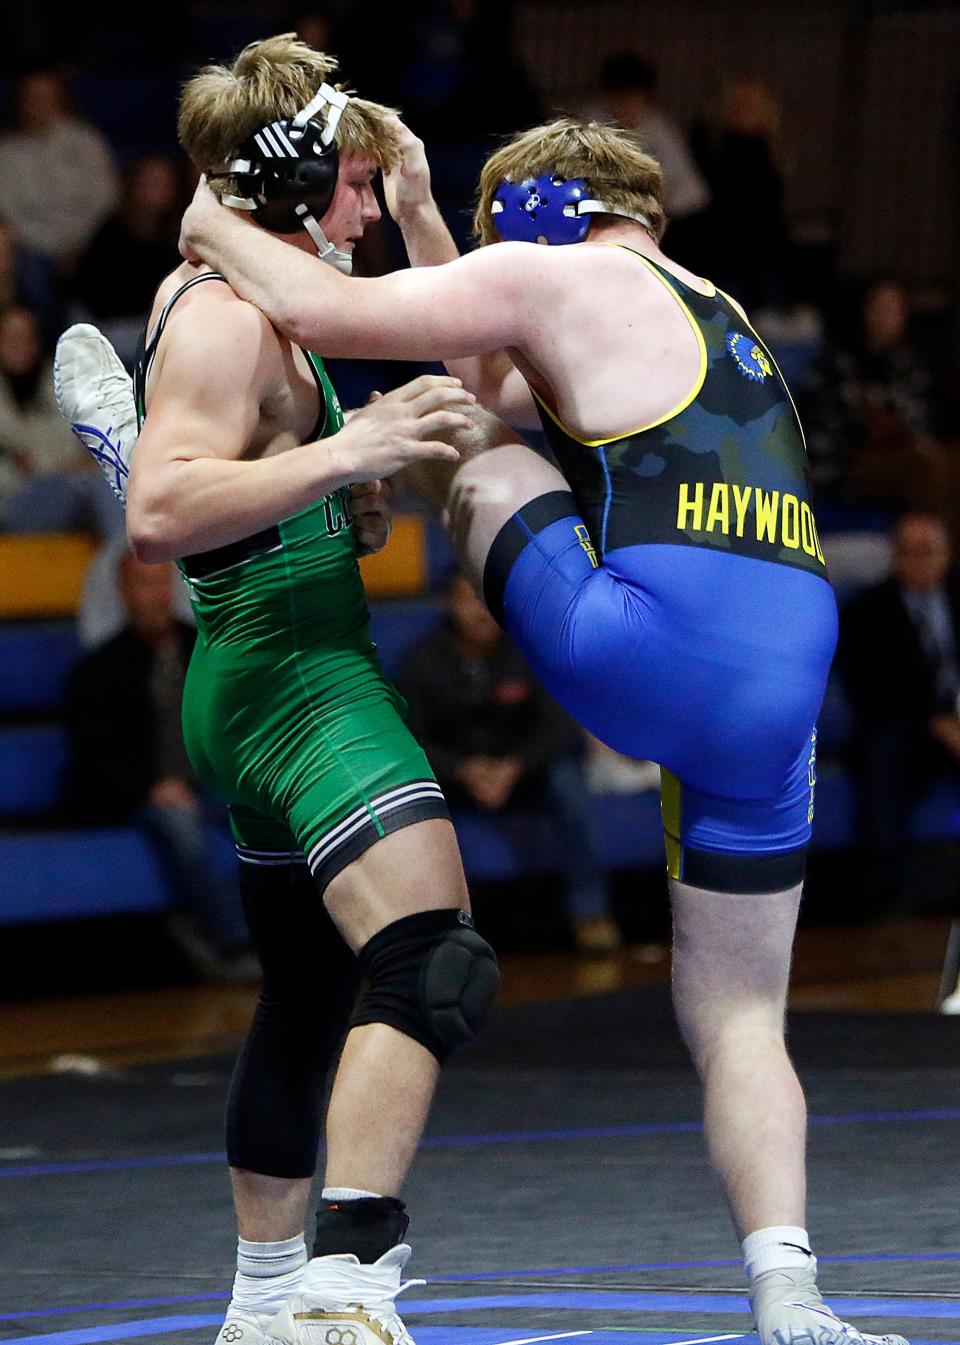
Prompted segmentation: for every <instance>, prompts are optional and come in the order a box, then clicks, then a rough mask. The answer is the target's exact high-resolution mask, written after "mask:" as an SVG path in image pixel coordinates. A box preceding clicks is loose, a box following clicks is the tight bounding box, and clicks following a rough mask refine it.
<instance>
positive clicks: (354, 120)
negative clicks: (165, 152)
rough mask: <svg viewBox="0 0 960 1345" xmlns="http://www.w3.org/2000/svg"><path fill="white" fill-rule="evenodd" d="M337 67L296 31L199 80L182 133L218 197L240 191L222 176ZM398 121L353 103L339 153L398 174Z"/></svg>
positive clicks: (184, 105) (183, 108) (185, 96)
mask: <svg viewBox="0 0 960 1345" xmlns="http://www.w3.org/2000/svg"><path fill="white" fill-rule="evenodd" d="M336 68H337V61H336V58H335V57H333V56H328V55H327V54H326V53H325V52H322V51H314V49H313V47H308V46H307V44H306V42H301V41H300V40H299V39H298V37H297V35H296V33H281V34H280V35H279V36H278V37H268V38H265V39H264V40H263V41H262V42H251V43H250V44H249V46H246V47H244V49H243V51H241V53H240V55H239V56H238V57H237V59H236V60H235V61H234V63H233V65H231V66H225V65H208V66H206V67H205V68H204V69H203V70H200V71H199V72H198V73H197V74H196V75H194V77H193V79H191V80H190V81H189V82H188V83H187V84H186V85H185V86H184V90H183V93H182V94H181V97H180V110H179V114H178V117H177V135H178V137H179V140H180V144H181V145H182V146H183V148H184V149H185V150H186V152H187V153H188V154H189V156H190V158H191V159H192V160H193V163H194V164H195V166H196V167H197V168H198V169H199V170H200V172H201V173H206V174H207V178H208V181H209V183H210V187H211V189H212V190H213V191H214V192H215V193H216V195H218V196H225V195H231V194H235V193H236V191H237V187H236V183H235V180H234V179H233V178H232V177H231V176H229V175H228V174H224V173H222V172H220V173H218V172H217V171H216V170H217V169H218V168H222V166H223V165H224V164H226V163H228V162H229V161H230V160H231V159H232V158H234V157H235V155H236V153H237V150H238V149H239V148H240V146H241V145H242V144H243V143H244V141H245V140H247V139H249V137H250V136H252V135H253V134H254V133H255V132H256V131H259V130H260V128H261V127H262V126H266V125H268V124H269V123H270V122H271V121H276V120H278V119H279V118H283V117H293V116H296V114H297V113H298V112H299V111H300V110H301V108H304V107H306V105H307V104H308V103H309V102H310V100H311V99H312V98H313V96H314V94H315V93H316V92H317V90H318V89H319V88H320V85H321V84H323V83H324V82H327V83H329V81H330V77H331V76H332V74H333V73H334V71H335V70H336ZM335 87H336V88H338V89H339V88H342V85H339V84H338V85H336V86H335ZM395 115H396V113H395V112H394V110H393V108H389V107H382V106H381V105H380V104H379V103H370V102H367V101H366V99H364V98H353V97H351V99H350V101H349V103H348V104H347V106H346V108H345V109H344V111H343V115H342V116H341V118H340V122H339V125H338V126H337V130H336V135H335V137H334V138H335V140H336V143H337V148H338V149H339V150H340V153H341V154H342V155H344V156H345V157H350V156H358V157H364V158H366V157H367V156H369V157H371V158H373V159H375V160H376V162H377V164H378V166H379V167H380V168H383V169H386V170H389V169H391V168H393V167H394V166H395V165H396V163H397V162H398V161H399V157H400V156H399V151H398V149H397V141H396V136H395V134H394V132H393V130H392V129H391V127H390V125H389V118H390V117H393V116H395Z"/></svg>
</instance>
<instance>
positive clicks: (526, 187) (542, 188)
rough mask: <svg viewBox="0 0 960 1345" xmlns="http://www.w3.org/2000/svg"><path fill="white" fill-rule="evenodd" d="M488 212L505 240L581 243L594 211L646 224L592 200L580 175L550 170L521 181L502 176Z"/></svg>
mask: <svg viewBox="0 0 960 1345" xmlns="http://www.w3.org/2000/svg"><path fill="white" fill-rule="evenodd" d="M490 213H491V215H492V216H493V225H494V228H495V229H496V231H497V233H498V234H499V235H500V237H501V238H502V239H503V241H504V242H505V243H552V244H562V243H582V242H583V240H584V239H585V238H586V236H587V234H588V233H589V231H590V225H591V223H592V221H593V216H594V215H622V216H624V217H625V218H626V219H632V220H634V221H635V222H636V223H637V224H642V225H644V226H645V227H646V228H648V229H649V227H650V221H649V220H648V219H647V218H646V217H645V216H644V215H636V214H633V213H631V212H630V211H628V210H621V209H620V208H614V207H611V206H607V205H604V204H603V202H602V201H598V200H596V199H595V198H594V197H593V196H591V195H590V193H589V188H588V187H587V184H586V183H585V182H584V180H583V178H581V177H572V178H562V177H557V176H555V175H554V174H552V173H541V174H540V176H539V177H527V178H524V179H523V181H522V182H510V181H509V180H508V179H504V181H503V182H501V183H500V186H499V187H498V188H497V190H496V192H495V193H494V198H493V204H492V205H491V207H490Z"/></svg>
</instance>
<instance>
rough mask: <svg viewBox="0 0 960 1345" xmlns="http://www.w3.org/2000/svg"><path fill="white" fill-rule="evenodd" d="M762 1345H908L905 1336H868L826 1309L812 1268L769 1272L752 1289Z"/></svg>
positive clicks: (751, 1295)
mask: <svg viewBox="0 0 960 1345" xmlns="http://www.w3.org/2000/svg"><path fill="white" fill-rule="evenodd" d="M750 1301H751V1303H752V1304H753V1317H754V1321H755V1322H756V1326H757V1335H758V1336H759V1337H760V1341H761V1345H864V1343H865V1345H907V1341H905V1340H904V1338H903V1336H869V1335H867V1334H866V1332H863V1331H858V1330H857V1328H856V1327H855V1326H851V1325H850V1324H849V1323H848V1322H842V1321H841V1320H840V1318H839V1317H838V1316H837V1315H836V1313H835V1312H831V1310H830V1309H829V1308H828V1307H827V1305H826V1303H824V1301H823V1299H822V1297H821V1296H820V1290H819V1289H818V1288H817V1281H816V1278H815V1271H814V1269H813V1268H809V1269H808V1268H806V1267H804V1269H802V1270H767V1271H765V1272H764V1273H763V1274H762V1275H758V1276H757V1278H756V1279H755V1280H754V1282H753V1284H752V1285H751V1287H750Z"/></svg>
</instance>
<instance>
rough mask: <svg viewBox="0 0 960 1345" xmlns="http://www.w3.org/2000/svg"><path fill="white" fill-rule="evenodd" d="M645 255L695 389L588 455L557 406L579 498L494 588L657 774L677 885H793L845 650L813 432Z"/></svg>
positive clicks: (701, 298)
mask: <svg viewBox="0 0 960 1345" xmlns="http://www.w3.org/2000/svg"><path fill="white" fill-rule="evenodd" d="M626 250H627V251H631V250H630V249H626ZM632 255H634V256H635V257H636V258H637V265H638V266H646V267H647V268H648V269H649V270H650V271H651V272H652V273H653V274H654V275H655V276H657V277H658V279H659V280H660V281H661V283H662V284H664V285H665V286H666V287H667V288H668V289H669V290H670V291H671V293H672V294H673V295H674V296H675V297H676V301H677V303H678V304H679V305H680V306H681V308H682V309H683V311H684V313H685V314H686V316H687V318H688V319H689V322H690V324H691V326H692V328H693V330H694V332H695V334H696V336H697V340H698V343H699V346H700V372H699V376H698V378H697V381H696V384H695V385H694V387H693V388H692V389H691V391H690V393H689V395H688V396H687V397H686V398H685V399H684V401H683V402H682V403H681V404H680V405H679V406H677V407H676V408H675V409H674V410H672V411H670V412H668V414H667V415H665V416H663V417H661V419H660V420H658V421H656V422H655V423H654V424H652V425H647V426H644V427H642V428H640V429H637V430H634V431H631V432H630V433H629V434H625V435H618V436H617V437H615V438H613V439H599V440H592V441H588V440H581V439H578V438H577V437H576V436H574V435H573V434H571V432H570V431H569V430H567V429H566V428H565V427H564V426H563V425H562V424H561V422H560V421H559V420H558V419H557V417H556V416H555V415H554V414H553V412H552V411H551V410H550V408H549V407H547V406H546V405H545V404H543V403H541V404H540V406H541V410H540V414H541V420H542V421H543V427H544V430H545V432H546V435H547V439H548V441H549V443H550V446H551V448H552V449H553V452H554V454H555V455H556V458H557V460H558V462H559V465H560V468H561V470H562V472H563V474H564V476H565V477H566V479H567V481H568V482H569V484H570V487H571V491H572V495H570V494H567V493H566V492H565V491H558V492H555V493H552V494H549V495H544V496H541V497H540V498H539V499H537V500H533V501H532V502H531V503H530V504H528V505H526V506H525V507H524V508H523V509H521V510H520V511H519V513H517V514H515V515H514V517H513V518H512V519H511V520H510V521H509V523H507V525H506V526H505V527H504V528H503V529H502V531H501V532H500V534H499V536H498V537H497V539H496V541H495V542H494V545H493V548H492V550H491V552H490V556H489V558H488V561H487V565H486V569H485V573H484V590H485V594H486V598H487V601H488V603H489V604H490V607H491V610H492V611H493V612H494V613H495V614H497V615H498V616H499V618H500V619H501V621H502V622H503V624H504V625H505V627H506V628H507V630H508V631H509V632H510V634H511V635H512V636H513V638H514V639H515V640H516V641H517V643H518V644H519V645H520V647H521V648H522V649H523V651H524V653H525V654H526V656H527V658H528V659H529V661H530V664H531V666H532V667H533V669H534V671H535V672H536V674H537V676H538V677H539V678H540V679H541V680H542V681H543V683H544V685H545V686H546V687H547V688H548V689H549V690H550V691H551V693H552V694H553V695H554V696H555V697H556V699H557V700H558V701H560V703H561V704H562V705H564V706H565V707H566V709H567V710H568V711H569V712H570V713H571V714H572V715H574V716H575V717H576V718H577V719H578V720H579V721H580V722H581V723H582V724H583V725H584V726H585V727H586V728H588V729H589V730H590V731H591V732H592V733H594V734H596V736H597V737H598V738H601V739H602V740H603V741H604V742H606V743H608V744H609V745H610V746H611V747H614V748H616V749H617V750H618V751H620V752H625V753H627V754H629V755H630V756H634V757H643V758H648V759H650V760H652V761H656V762H658V763H659V764H660V766H661V767H662V770H663V785H662V799H663V817H664V829H665V834H666V845H667V859H668V868H669V871H670V873H671V874H672V876H673V877H675V878H680V879H682V880H683V881H685V882H687V883H691V884H693V885H694V886H698V887H705V888H711V889H714V890H718V891H728V892H736V891H743V892H762V891H775V890H780V889H784V888H787V887H790V886H792V885H793V884H795V883H797V882H800V881H801V880H802V877H803V868H804V860H805V852H806V846H807V844H808V841H809V838H810V829H811V823H812V820H813V795H814V782H815V762H816V731H815V723H816V718H817V714H818V713H819V709H820V703H821V701H822V698H823V692H824V687H825V685H826V679H827V672H828V670H829V667H830V660H831V658H832V656H833V650H834V645H835V643H836V604H835V601H834V596H833V590H832V589H831V587H830V583H829V580H828V578H827V571H826V566H825V563H824V558H823V552H822V550H821V547H820V542H819V538H818V536H817V529H816V523H815V521H814V516H813V513H812V510H811V506H810V492H809V484H808V479H807V472H806V454H805V449H804V442H803V433H802V430H801V428H800V423H799V421H798V419H797V414H796V410H795V408H794V405H793V401H792V399H791V397H790V393H789V391H788V390H787V387H786V384H785V383H784V381H783V378H782V376H781V374H780V371H779V369H778V368H777V366H776V363H775V362H774V360H773V358H772V356H771V355H770V353H769V351H768V350H767V349H766V347H765V346H764V344H763V342H762V341H761V340H760V338H759V337H758V336H757V335H756V333H755V332H754V331H753V330H752V328H751V327H750V326H749V324H748V323H747V321H746V320H745V318H744V316H743V314H742V313H741V311H740V310H739V308H737V307H736V306H735V305H734V304H733V303H732V302H731V301H730V300H729V299H728V298H727V296H725V295H724V294H722V293H721V292H719V291H713V292H712V293H711V294H710V295H709V296H706V295H704V294H702V293H700V292H699V291H697V290H694V289H692V288H690V287H689V286H688V285H685V284H684V283H683V282H682V281H681V280H679V279H678V277H677V276H675V275H673V274H672V273H671V272H669V271H667V270H666V269H665V268H663V267H661V266H658V265H656V263H654V262H652V261H650V260H649V259H648V258H646V257H643V256H641V254H640V253H633V254H632Z"/></svg>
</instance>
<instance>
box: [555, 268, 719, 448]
mask: <svg viewBox="0 0 960 1345" xmlns="http://www.w3.org/2000/svg"><path fill="white" fill-rule="evenodd" d="M600 246H601V247H612V248H621V249H622V250H623V251H624V252H630V253H632V254H633V256H634V257H638V258H639V259H640V261H642V262H643V264H644V266H645V267H646V268H647V270H648V271H649V272H650V274H651V275H654V276H656V278H657V279H658V280H659V281H660V284H661V285H662V286H663V287H664V289H665V290H666V291H667V292H668V294H670V295H671V296H672V297H673V298H674V299H675V300H676V301H677V303H678V304H679V305H680V308H681V309H682V311H683V314H684V316H685V317H686V319H687V321H688V322H689V323H690V326H691V327H692V329H693V334H694V336H695V337H696V338H697V345H698V346H699V348H700V371H699V373H698V375H697V380H696V382H695V383H694V385H693V387H692V388H691V389H690V392H689V393H688V394H687V396H686V397H684V399H683V401H682V402H678V404H677V405H676V406H675V407H673V408H672V409H671V410H670V411H668V412H667V413H666V414H665V415H663V416H660V417H659V418H658V419H657V420H651V421H650V423H649V424H647V425H640V426H638V427H637V429H635V430H624V431H623V433H622V434H611V435H608V436H607V437H606V438H604V439H581V438H580V436H579V434H574V432H573V430H571V429H570V428H569V426H567V425H565V424H564V423H563V421H562V420H561V419H560V417H559V416H558V415H557V414H556V412H555V411H553V410H551V408H550V407H549V406H548V405H547V403H546V402H545V401H544V400H543V398H542V397H541V396H540V394H539V393H538V392H537V391H536V389H535V388H531V389H530V391H531V392H532V393H533V395H534V398H535V400H536V401H537V402H539V404H540V405H541V406H542V407H543V409H544V411H546V413H547V415H548V416H549V417H550V419H551V420H552V421H553V423H554V424H555V425H556V426H557V427H558V428H559V429H561V430H562V431H563V433H564V434H565V435H566V436H567V438H568V439H573V440H574V442H575V443H578V444H583V446H584V448H602V447H603V446H604V445H605V444H615V443H617V441H618V440H620V439H630V438H632V436H633V435H635V434H645V433H646V432H647V430H655V429H656V428H657V426H658V425H664V424H666V422H667V421H668V420H673V418H674V417H675V416H679V415H680V413H681V412H682V411H686V409H687V407H688V406H689V405H690V403H691V402H693V401H695V400H696V399H697V397H699V395H700V391H701V389H702V388H703V385H704V383H705V381H706V377H707V346H706V342H705V341H704V339H703V332H702V331H701V330H700V327H699V325H698V323H697V320H696V318H695V317H694V316H693V314H692V313H691V312H690V309H689V308H688V307H687V305H686V304H685V303H684V301H683V299H681V297H680V295H679V294H678V293H677V291H676V290H675V289H674V288H673V286H672V285H671V284H670V282H669V281H668V280H664V278H663V276H662V275H661V274H660V272H659V271H658V270H657V268H656V266H655V265H654V264H653V262H652V261H650V260H649V259H648V258H646V257H645V256H644V255H643V253H642V252H637V251H636V250H635V249H634V248H630V247H627V245H626V243H601V244H600ZM714 293H716V288H714ZM703 297H704V298H712V297H713V295H704V296H703Z"/></svg>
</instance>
